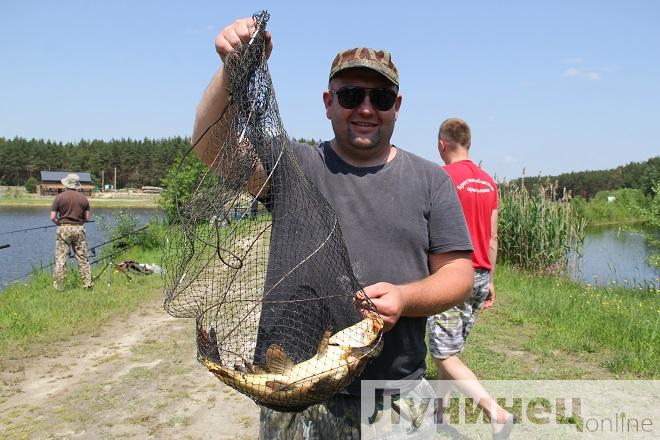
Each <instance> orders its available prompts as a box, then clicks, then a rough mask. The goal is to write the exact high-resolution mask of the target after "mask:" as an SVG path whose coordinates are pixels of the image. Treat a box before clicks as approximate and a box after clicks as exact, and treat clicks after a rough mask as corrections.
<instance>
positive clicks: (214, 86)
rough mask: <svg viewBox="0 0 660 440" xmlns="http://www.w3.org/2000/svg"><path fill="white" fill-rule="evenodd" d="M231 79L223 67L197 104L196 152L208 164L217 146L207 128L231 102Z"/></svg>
mask: <svg viewBox="0 0 660 440" xmlns="http://www.w3.org/2000/svg"><path fill="white" fill-rule="evenodd" d="M228 89H229V80H228V79H227V76H226V75H225V74H224V67H221V68H220V69H219V70H218V72H217V73H216V74H215V76H214V77H213V79H212V80H211V82H210V83H209V85H208V87H207V88H206V90H205V91H204V94H203V95H202V99H201V101H200V102H199V104H198V106H197V114H196V115H195V126H194V128H193V134H192V143H193V145H195V153H197V155H198V156H199V157H200V159H202V160H203V161H204V162H205V163H206V164H207V165H210V164H211V163H212V162H213V160H214V159H215V156H216V154H217V153H218V152H217V146H215V147H214V146H213V145H211V144H210V142H209V140H210V139H211V133H210V130H209V131H207V129H208V128H209V127H210V126H211V125H213V123H215V122H216V121H217V120H218V118H219V117H220V115H221V114H222V112H223V110H224V109H225V107H227V103H228V102H229V93H228Z"/></svg>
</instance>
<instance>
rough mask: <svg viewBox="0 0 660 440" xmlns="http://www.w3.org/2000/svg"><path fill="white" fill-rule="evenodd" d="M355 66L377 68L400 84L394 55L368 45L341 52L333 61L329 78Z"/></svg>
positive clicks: (386, 76) (376, 69) (379, 71)
mask: <svg viewBox="0 0 660 440" xmlns="http://www.w3.org/2000/svg"><path fill="white" fill-rule="evenodd" d="M354 67H364V68H366V69H371V70H375V71H376V72H378V73H380V74H381V75H383V76H384V77H385V78H387V79H388V80H390V81H391V82H392V83H393V84H394V85H396V86H398V85H399V71H398V70H397V69H396V66H395V65H394V63H393V62H392V55H390V53H389V52H387V51H385V50H379V51H376V50H374V49H369V48H367V47H356V48H355V49H346V50H344V51H342V52H339V53H338V54H337V56H336V57H335V59H334V61H333V62H332V67H331V68H330V77H329V79H332V78H334V77H335V76H336V75H337V73H339V72H341V71H342V70H345V69H352V68H354Z"/></svg>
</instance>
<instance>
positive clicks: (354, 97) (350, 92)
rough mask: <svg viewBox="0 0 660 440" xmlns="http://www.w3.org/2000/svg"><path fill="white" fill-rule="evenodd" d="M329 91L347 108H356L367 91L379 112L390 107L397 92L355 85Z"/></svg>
mask: <svg viewBox="0 0 660 440" xmlns="http://www.w3.org/2000/svg"><path fill="white" fill-rule="evenodd" d="M330 93H334V94H335V95H337V98H338V101H339V105H341V106H342V107H344V108H345V109H347V110H352V109H354V108H357V107H358V106H359V105H360V104H362V101H364V97H365V96H367V93H369V101H371V104H372V105H373V106H374V107H376V108H377V109H378V110H379V111H381V112H386V111H388V110H389V109H391V108H392V106H393V105H394V101H396V95H397V92H395V91H394V90H392V89H382V88H368V87H356V86H345V87H341V88H340V89H339V90H330Z"/></svg>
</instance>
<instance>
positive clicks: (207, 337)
mask: <svg viewBox="0 0 660 440" xmlns="http://www.w3.org/2000/svg"><path fill="white" fill-rule="evenodd" d="M197 351H198V353H199V354H200V355H201V356H202V357H204V358H207V359H210V360H212V361H213V362H215V363H220V361H221V359H220V352H219V351H218V336H217V333H216V332H215V329H214V328H213V327H211V328H210V330H209V331H208V332H207V331H206V330H204V329H203V328H201V327H198V328H197Z"/></svg>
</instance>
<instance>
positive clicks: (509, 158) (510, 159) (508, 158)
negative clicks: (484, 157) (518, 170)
mask: <svg viewBox="0 0 660 440" xmlns="http://www.w3.org/2000/svg"><path fill="white" fill-rule="evenodd" d="M503 160H504V163H516V162H518V159H516V158H515V157H513V156H504V159H503Z"/></svg>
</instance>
